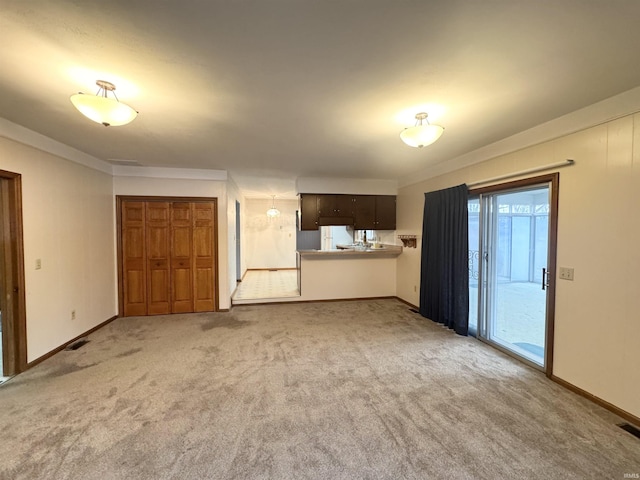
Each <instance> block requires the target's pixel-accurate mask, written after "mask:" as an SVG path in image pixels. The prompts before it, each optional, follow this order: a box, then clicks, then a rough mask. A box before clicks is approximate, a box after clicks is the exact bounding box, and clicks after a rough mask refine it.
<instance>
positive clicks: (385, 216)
mask: <svg viewBox="0 0 640 480" xmlns="http://www.w3.org/2000/svg"><path fill="white" fill-rule="evenodd" d="M374 228H375V229H376V230H395V229H396V196H395V195H376V226H375V227H374Z"/></svg>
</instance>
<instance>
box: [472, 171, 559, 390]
mask: <svg viewBox="0 0 640 480" xmlns="http://www.w3.org/2000/svg"><path fill="white" fill-rule="evenodd" d="M544 183H548V184H549V189H550V191H549V250H548V254H547V257H548V263H547V287H546V288H547V304H546V308H545V315H546V323H547V324H546V328H545V349H544V357H545V360H544V363H545V366H544V369H543V370H544V372H545V375H546V376H547V377H549V378H551V376H552V375H553V341H554V332H555V310H556V265H557V258H556V257H557V251H558V197H559V194H558V188H559V185H560V173H559V172H554V173H548V174H545V175H539V176H536V177H530V178H523V179H521V180H515V181H511V182H505V183H498V184H495V185H489V186H486V187H479V188H472V189H469V196H479V195H481V194H486V193H499V192H506V191H509V190H515V189H518V188H525V187H533V186H535V185H540V184H544ZM481 221H482V220H481ZM481 257H482V255H481ZM478 291H479V292H480V289H479V290H478ZM479 331H480V330H479ZM479 338H480V337H479ZM480 339H481V340H483V339H482V338H480ZM491 345H492V346H494V347H495V348H498V349H499V350H501V351H503V352H505V353H507V354H508V355H511V356H515V354H514V353H513V352H511V351H509V350H507V349H504V348H501V347H500V346H499V345H495V344H494V343H491ZM517 358H518V359H520V360H522V361H523V362H525V363H527V364H530V365H532V366H534V367H535V368H538V369H539V368H540V366H539V365H535V364H533V363H532V362H529V361H527V360H526V359H522V357H520V356H518V357H517Z"/></svg>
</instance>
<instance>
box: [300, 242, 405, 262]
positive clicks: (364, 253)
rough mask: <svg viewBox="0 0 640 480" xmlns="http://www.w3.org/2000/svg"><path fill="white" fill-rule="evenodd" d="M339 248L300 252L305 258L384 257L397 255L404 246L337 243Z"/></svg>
mask: <svg viewBox="0 0 640 480" xmlns="http://www.w3.org/2000/svg"><path fill="white" fill-rule="evenodd" d="M337 247H338V248H336V249H333V250H298V253H299V254H300V256H301V257H302V258H305V259H309V260H312V259H323V258H384V257H397V256H398V255H400V254H401V253H402V247H401V246H399V245H386V244H385V245H382V246H381V247H378V248H372V247H367V248H363V247H361V246H353V245H337Z"/></svg>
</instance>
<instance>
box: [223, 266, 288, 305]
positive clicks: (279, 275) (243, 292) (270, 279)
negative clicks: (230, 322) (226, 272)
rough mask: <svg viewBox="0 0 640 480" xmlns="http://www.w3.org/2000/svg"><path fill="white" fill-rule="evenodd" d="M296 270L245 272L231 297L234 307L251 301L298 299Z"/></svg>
mask: <svg viewBox="0 0 640 480" xmlns="http://www.w3.org/2000/svg"><path fill="white" fill-rule="evenodd" d="M299 296H300V291H299V290H298V271H297V270H247V273H245V275H244V277H243V279H242V282H240V283H238V288H237V289H236V291H235V293H234V294H233V297H232V302H233V304H234V305H239V304H243V303H252V301H253V300H267V299H277V298H290V297H299Z"/></svg>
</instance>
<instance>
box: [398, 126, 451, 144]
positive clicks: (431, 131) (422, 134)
mask: <svg viewBox="0 0 640 480" xmlns="http://www.w3.org/2000/svg"><path fill="white" fill-rule="evenodd" d="M442 132H444V128H443V127H441V126H440V125H431V124H426V125H416V126H415V127H408V128H405V129H404V130H403V131H402V132H400V138H401V139H402V141H403V142H404V143H406V144H407V145H409V146H410V147H416V148H422V147H426V146H427V145H431V144H432V143H433V142H435V141H436V140H438V139H439V138H440V135H442Z"/></svg>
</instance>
